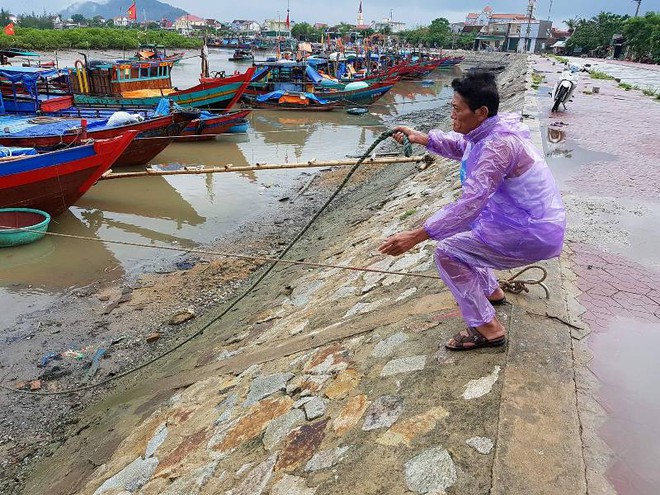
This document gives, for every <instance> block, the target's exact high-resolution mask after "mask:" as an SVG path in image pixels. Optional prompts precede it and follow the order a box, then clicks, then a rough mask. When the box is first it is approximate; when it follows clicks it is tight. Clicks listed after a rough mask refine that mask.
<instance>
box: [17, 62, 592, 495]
mask: <svg viewBox="0 0 660 495" xmlns="http://www.w3.org/2000/svg"><path fill="white" fill-rule="evenodd" d="M498 60H499V59H498ZM505 61H506V65H507V68H506V70H505V71H504V72H503V73H501V74H500V76H499V83H500V85H501V88H502V95H503V97H504V100H503V104H502V110H503V111H514V112H519V113H521V115H523V116H524V117H525V120H526V121H527V122H529V123H530V124H531V127H532V130H533V133H534V136H535V140H536V141H537V144H538V145H539V146H540V134H539V127H538V120H537V119H535V115H536V99H535V97H534V92H531V91H530V90H527V88H529V86H530V84H529V76H530V74H528V72H529V71H530V69H529V65H528V64H529V61H528V60H527V58H525V57H518V56H515V55H512V56H509V57H507V58H506V59H505ZM442 114H444V115H446V114H447V112H446V109H438V110H436V111H433V112H429V113H428V114H427V115H426V124H424V125H423V127H431V126H445V127H446V125H447V121H446V119H445V121H444V122H443V121H441V120H440V119H439V118H438V117H437V116H439V115H442ZM417 117H419V116H416V117H415V118H412V117H409V119H410V120H411V121H412V122H413V123H417V122H419V119H418V118H417ZM458 194H459V184H458V174H457V167H456V165H455V164H454V163H452V162H450V161H447V160H439V161H437V162H436V163H435V164H434V165H433V166H431V167H429V168H427V169H426V170H423V171H420V170H418V169H416V168H415V167H413V166H409V165H397V166H394V167H391V168H388V169H386V170H382V171H381V172H379V173H378V174H376V175H374V177H373V179H371V180H369V181H368V182H366V183H365V184H362V185H361V186H359V187H355V188H353V189H352V190H351V191H350V193H348V194H345V195H344V196H342V197H341V199H340V201H339V202H338V203H337V205H336V206H334V207H332V208H331V209H329V210H328V211H327V212H326V213H325V214H324V215H323V216H322V217H321V219H320V220H319V221H318V223H317V224H316V225H315V226H314V227H313V228H312V230H310V232H308V234H307V235H306V236H305V238H304V239H303V240H302V241H300V242H299V243H298V245H297V246H296V247H295V248H294V250H293V251H292V252H291V253H290V255H289V257H290V258H294V259H305V260H308V261H318V262H321V263H331V264H337V265H346V266H348V265H350V266H358V267H370V268H375V269H380V270H388V271H397V272H406V273H409V274H410V275H411V276H402V275H387V274H380V273H364V272H359V271H350V270H341V269H337V268H327V269H309V268H305V267H300V266H288V267H285V266H281V267H278V268H276V269H275V270H274V272H273V273H272V274H271V275H270V276H269V277H268V278H267V279H266V280H264V282H262V284H260V285H259V287H258V288H256V289H255V290H254V291H253V292H252V293H250V294H249V295H248V296H247V297H246V298H245V299H243V300H242V301H241V302H240V303H239V304H238V305H237V306H236V307H235V308H234V309H235V310H234V311H231V312H230V313H228V314H227V315H226V316H225V317H223V318H222V319H220V320H218V321H213V320H212V315H209V316H207V317H205V318H204V321H193V322H192V323H191V326H190V331H194V330H195V328H199V327H195V326H196V325H199V326H201V325H203V324H210V326H208V328H207V329H206V330H205V332H204V333H203V334H202V335H201V336H200V337H198V338H197V339H195V340H194V341H192V342H191V343H189V344H187V345H186V346H184V347H183V348H181V349H179V350H178V351H176V352H175V353H173V354H171V355H169V356H167V357H165V358H163V359H162V360H160V361H158V362H157V363H156V364H154V365H151V366H149V367H148V368H146V369H145V370H143V371H142V372H141V373H140V374H139V375H137V376H132V377H130V378H129V379H128V380H124V381H123V382H122V383H121V385H120V386H119V387H117V388H116V389H115V390H114V391H112V392H111V393H110V394H109V395H108V397H106V398H104V399H103V400H101V401H99V402H98V403H96V404H95V405H93V406H92V407H90V408H89V409H88V410H87V411H85V412H84V413H83V414H82V418H81V419H80V421H79V422H78V424H77V425H76V426H75V430H74V431H72V432H71V436H70V438H69V439H68V440H67V441H66V442H65V443H64V444H63V445H61V446H59V448H58V449H57V450H56V451H55V452H54V454H53V456H52V457H51V458H49V459H46V460H44V461H43V462H42V463H41V465H40V466H38V467H37V469H36V470H35V471H34V472H33V473H32V476H31V477H30V478H29V479H28V480H27V484H26V487H25V493H32V494H34V493H50V494H59V493H81V494H90V495H91V494H95V495H96V494H114V495H117V494H122V495H123V494H126V493H140V494H144V495H151V494H161V495H163V494H198V493H199V494H219V493H222V494H231V495H257V494H270V495H285V494H286V495H313V494H317V495H326V494H358V493H359V494H374V495H375V494H380V495H382V494H392V495H401V494H427V493H429V494H436V495H439V494H442V493H455V494H463V495H465V494H475V495H476V494H483V493H495V494H507V495H513V494H529V493H556V494H567V493H570V494H578V493H584V492H585V485H584V483H585V481H584V466H583V463H582V452H581V442H580V432H579V427H578V421H577V414H576V411H575V383H574V376H573V371H572V370H573V368H572V355H571V342H570V341H571V337H570V327H569V326H567V325H566V324H565V323H562V320H563V321H564V322H566V318H567V317H566V309H565V302H564V298H563V293H562V278H561V274H560V272H559V264H558V262H557V261H556V260H555V261H551V262H548V263H546V264H545V265H544V266H545V267H546V268H547V270H548V272H549V279H548V283H549V286H550V289H551V292H552V297H551V299H550V300H549V301H548V300H545V299H543V298H542V297H543V293H542V291H541V290H540V289H538V288H535V287H532V289H531V293H530V294H524V295H522V296H510V299H511V301H512V303H513V304H512V305H507V306H504V308H503V309H502V310H500V312H499V317H500V319H501V320H502V321H503V322H505V324H506V325H507V328H508V332H509V336H510V344H509V345H508V346H507V347H506V348H504V349H492V350H485V351H483V352H482V351H477V352H471V353H457V354H451V353H449V352H447V351H446V350H445V349H444V347H443V345H442V344H443V343H444V341H445V340H447V339H448V338H449V337H451V335H453V334H454V333H456V332H457V331H459V330H461V329H462V328H463V322H462V320H461V318H460V316H459V313H458V311H457V307H456V305H455V302H454V300H453V298H452V296H451V294H450V293H449V291H448V290H447V289H446V287H444V285H443V284H442V283H441V282H440V281H439V280H437V279H434V278H422V277H417V276H416V275H431V276H433V275H435V274H436V272H435V268H434V265H433V244H432V243H431V242H427V243H424V244H422V245H419V246H418V247H417V248H416V249H415V250H413V251H412V252H409V253H407V254H406V255H404V256H402V257H399V258H389V257H384V256H382V255H380V254H379V253H378V252H377V246H378V245H379V243H380V242H381V241H382V240H383V239H384V238H385V237H387V236H388V235H391V234H393V233H395V232H398V231H400V230H404V229H409V228H412V227H414V226H417V225H419V224H420V223H421V222H422V221H423V220H424V218H425V217H427V216H428V215H430V214H431V213H432V212H434V211H436V210H437V209H438V208H441V207H442V206H444V205H446V204H447V203H449V202H450V201H452V200H454V199H455V198H456V197H457V195H458ZM504 275H505V274H504ZM221 309H222V308H220V309H219V311H220V310H221Z"/></svg>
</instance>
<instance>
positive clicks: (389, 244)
mask: <svg viewBox="0 0 660 495" xmlns="http://www.w3.org/2000/svg"><path fill="white" fill-rule="evenodd" d="M428 238H429V235H428V234H427V233H426V230H424V229H423V228H420V229H416V230H407V231H405V232H399V233H398V234H394V235H393V236H392V237H390V238H389V239H387V240H386V241H385V242H384V243H383V244H381V245H380V247H379V248H378V251H380V252H381V253H383V254H389V255H391V256H399V255H400V254H403V253H405V252H406V251H408V250H409V249H411V248H413V247H415V246H416V245H417V244H419V243H420V242H422V241H425V240H427V239H428Z"/></svg>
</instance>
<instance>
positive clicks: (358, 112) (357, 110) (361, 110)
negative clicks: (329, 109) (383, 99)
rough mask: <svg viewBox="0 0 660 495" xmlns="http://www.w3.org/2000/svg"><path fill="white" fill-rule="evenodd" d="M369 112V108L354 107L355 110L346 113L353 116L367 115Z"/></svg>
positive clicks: (347, 110) (349, 109)
mask: <svg viewBox="0 0 660 495" xmlns="http://www.w3.org/2000/svg"><path fill="white" fill-rule="evenodd" d="M368 111H369V109H368V108H362V107H354V108H347V109H346V113H350V114H351V115H362V114H365V113H367V112H368Z"/></svg>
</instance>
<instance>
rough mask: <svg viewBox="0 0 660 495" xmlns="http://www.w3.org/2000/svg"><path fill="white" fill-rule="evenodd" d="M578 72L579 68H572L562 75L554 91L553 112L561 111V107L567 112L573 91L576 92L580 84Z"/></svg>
mask: <svg viewBox="0 0 660 495" xmlns="http://www.w3.org/2000/svg"><path fill="white" fill-rule="evenodd" d="M578 70H579V68H578V67H577V66H571V68H570V70H565V71H564V72H562V73H561V77H560V78H559V80H558V81H557V83H556V84H555V87H554V89H553V90H552V99H553V101H554V103H553V105H552V111H553V112H556V111H557V110H559V105H563V106H564V110H566V102H567V101H568V100H570V99H571V96H573V91H575V88H576V86H577V83H578Z"/></svg>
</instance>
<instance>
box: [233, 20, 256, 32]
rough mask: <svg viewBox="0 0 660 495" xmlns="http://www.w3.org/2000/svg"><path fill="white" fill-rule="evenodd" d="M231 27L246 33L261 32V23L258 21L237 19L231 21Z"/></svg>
mask: <svg viewBox="0 0 660 495" xmlns="http://www.w3.org/2000/svg"><path fill="white" fill-rule="evenodd" d="M230 28H231V29H232V31H236V32H239V33H244V34H255V33H259V32H261V25H260V24H259V23H258V22H257V21H250V20H243V19H235V20H233V21H231V25H230Z"/></svg>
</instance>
